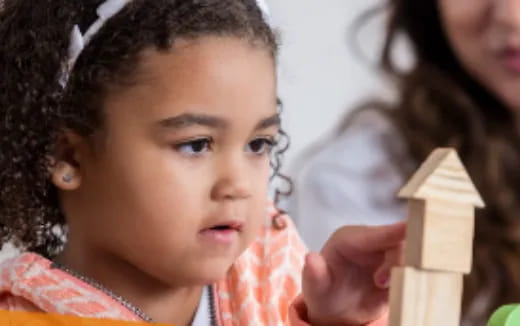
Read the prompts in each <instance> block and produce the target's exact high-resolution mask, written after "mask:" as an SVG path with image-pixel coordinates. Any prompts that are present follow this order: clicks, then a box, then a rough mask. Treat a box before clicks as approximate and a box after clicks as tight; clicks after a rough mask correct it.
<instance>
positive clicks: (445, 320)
mask: <svg viewBox="0 0 520 326" xmlns="http://www.w3.org/2000/svg"><path fill="white" fill-rule="evenodd" d="M462 278H463V276H462V274H457V273H445V272H429V271H421V270H417V269H414V268H412V267H399V268H394V269H393V270H392V280H391V286H390V321H389V326H459V325H460V306H461V300H462V283H463V282H462V281H463V280H462Z"/></svg>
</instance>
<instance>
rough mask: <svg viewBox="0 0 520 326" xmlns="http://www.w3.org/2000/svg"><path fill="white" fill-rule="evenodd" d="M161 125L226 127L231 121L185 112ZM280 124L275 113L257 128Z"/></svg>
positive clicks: (169, 127) (168, 126)
mask: <svg viewBox="0 0 520 326" xmlns="http://www.w3.org/2000/svg"><path fill="white" fill-rule="evenodd" d="M158 124H159V126H160V127H163V128H168V129H183V128H189V127H193V126H203V127H209V128H213V129H224V128H226V127H227V126H228V125H229V122H228V121H226V120H224V119H222V118H219V117H215V116H211V115H207V114H193V113H185V114H181V115H178V116H175V117H170V118H167V119H164V120H161V121H159V123H158ZM278 126H280V115H279V114H274V115H272V116H270V117H268V118H265V119H262V120H261V121H260V122H259V123H258V124H257V125H256V128H255V130H263V129H267V128H270V127H278Z"/></svg>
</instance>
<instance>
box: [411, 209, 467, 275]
mask: <svg viewBox="0 0 520 326" xmlns="http://www.w3.org/2000/svg"><path fill="white" fill-rule="evenodd" d="M408 214H409V215H408V226H407V232H406V246H405V264H406V265H407V266H413V267H417V268H421V269H425V270H434V271H441V272H458V273H466V274H468V273H470V272H471V266H472V261H473V259H472V258H473V237H474V229H475V217H474V208H473V207H472V206H470V205H463V204H458V203H451V202H442V201H432V200H430V201H422V200H410V203H409V213H408Z"/></svg>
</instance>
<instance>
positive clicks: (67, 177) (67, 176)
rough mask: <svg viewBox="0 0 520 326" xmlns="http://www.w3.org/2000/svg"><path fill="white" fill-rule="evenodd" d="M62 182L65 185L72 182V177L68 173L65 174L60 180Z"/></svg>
mask: <svg viewBox="0 0 520 326" xmlns="http://www.w3.org/2000/svg"><path fill="white" fill-rule="evenodd" d="M62 180H63V182H65V183H71V182H72V175H71V174H70V173H67V174H65V175H64V176H63V178H62Z"/></svg>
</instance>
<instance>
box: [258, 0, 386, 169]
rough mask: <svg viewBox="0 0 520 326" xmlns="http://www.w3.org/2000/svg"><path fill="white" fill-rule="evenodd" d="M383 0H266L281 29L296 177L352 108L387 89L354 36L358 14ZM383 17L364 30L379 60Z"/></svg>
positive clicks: (369, 50)
mask: <svg viewBox="0 0 520 326" xmlns="http://www.w3.org/2000/svg"><path fill="white" fill-rule="evenodd" d="M380 1H381V0H267V2H268V4H269V6H270V9H271V14H272V19H273V23H274V25H275V26H276V27H278V28H279V30H280V31H281V36H282V37H281V40H282V46H281V56H280V79H279V83H280V85H279V94H280V97H281V99H282V100H283V102H284V109H285V111H284V112H285V113H284V116H283V118H284V128H285V129H286V131H287V132H288V133H289V135H290V136H291V148H290V150H289V151H288V153H287V155H286V159H285V161H284V162H285V166H284V170H285V172H287V173H288V174H289V175H292V174H293V173H294V171H292V169H291V168H292V167H293V166H294V163H295V160H296V159H297V157H298V154H299V153H301V151H302V150H303V149H304V148H306V146H308V145H309V144H311V143H312V142H313V141H315V140H317V139H319V137H322V136H324V135H325V134H326V133H327V132H329V131H331V130H332V128H334V126H335V125H336V124H337V123H339V121H341V118H342V117H343V116H344V114H345V113H346V111H347V110H350V109H352V108H353V107H355V105H356V104H359V103H360V102H361V101H362V100H363V99H366V98H368V97H369V96H370V95H373V94H378V93H380V92H381V91H382V90H384V89H385V88H384V86H383V83H382V80H381V78H380V77H378V76H377V75H376V73H375V71H373V68H371V67H370V65H369V64H368V62H367V61H366V60H363V59H361V58H360V57H359V56H357V55H356V54H355V53H354V50H353V49H352V46H351V42H350V39H349V32H350V30H351V26H352V24H353V22H354V20H355V19H356V18H358V17H359V15H360V14H362V13H363V12H365V11H366V10H367V9H369V8H371V7H374V6H375V5H377V4H379V3H380ZM383 21H384V17H378V19H376V20H374V22H373V23H372V22H371V23H370V24H368V25H367V26H366V27H365V28H363V29H362V30H361V33H360V34H359V37H358V39H359V40H360V42H361V45H362V48H363V52H364V53H365V54H369V57H370V58H371V60H374V58H375V57H376V54H377V53H378V51H379V49H380V43H381V41H382V31H383V28H382V27H383V26H382V23H383Z"/></svg>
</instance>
